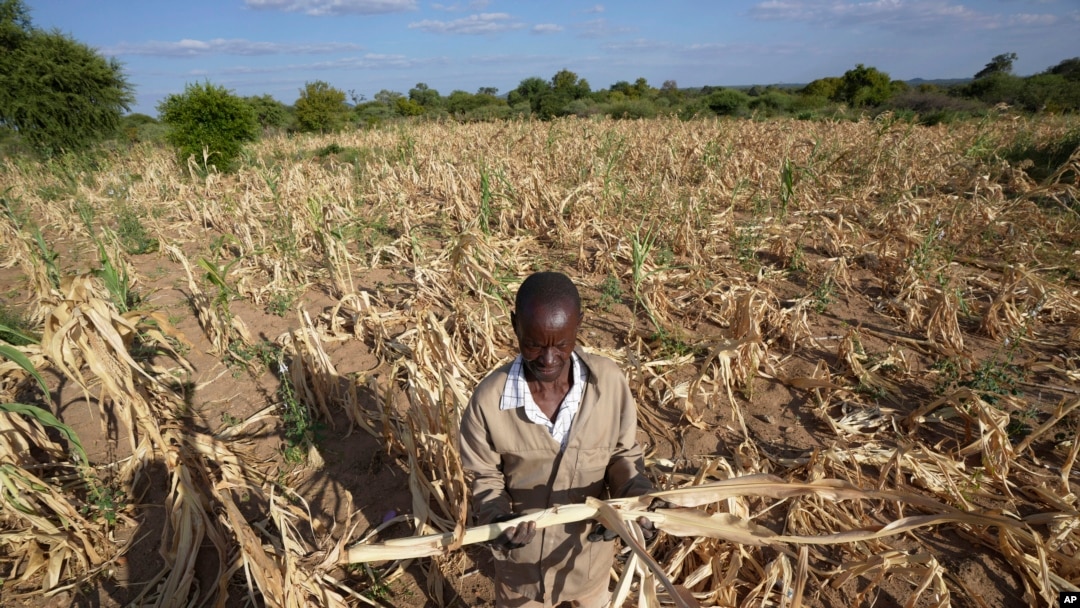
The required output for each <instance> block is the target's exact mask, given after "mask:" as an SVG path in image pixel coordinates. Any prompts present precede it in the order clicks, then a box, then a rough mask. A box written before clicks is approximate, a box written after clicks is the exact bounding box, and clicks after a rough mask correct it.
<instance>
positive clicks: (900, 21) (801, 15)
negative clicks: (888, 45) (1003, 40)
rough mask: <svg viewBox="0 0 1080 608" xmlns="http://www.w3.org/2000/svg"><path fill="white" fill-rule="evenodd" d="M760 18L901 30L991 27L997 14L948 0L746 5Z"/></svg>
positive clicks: (780, 0)
mask: <svg viewBox="0 0 1080 608" xmlns="http://www.w3.org/2000/svg"><path fill="white" fill-rule="evenodd" d="M749 14H750V16H751V17H753V18H754V19H758V20H762V21H803V22H807V23H815V24H818V25H823V26H830V25H854V26H859V25H866V26H876V27H880V28H883V29H894V30H903V31H919V30H925V31H941V30H942V29H944V28H952V27H957V26H966V27H975V28H980V29H992V28H996V27H998V26H999V25H1000V24H1001V23H1000V21H1001V20H1000V18H999V17H997V16H995V15H989V14H986V13H980V12H978V11H975V10H972V9H970V8H968V7H967V6H964V5H962V4H954V3H952V2H950V1H949V0H915V1H911V2H902V1H901V0H870V1H866V2H852V1H850V0H767V1H765V2H759V3H758V4H757V5H756V6H754V7H753V8H751V9H750V13H749Z"/></svg>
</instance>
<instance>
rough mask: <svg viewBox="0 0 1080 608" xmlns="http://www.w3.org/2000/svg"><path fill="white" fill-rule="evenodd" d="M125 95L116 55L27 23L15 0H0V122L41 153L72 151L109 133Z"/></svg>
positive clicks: (128, 96)
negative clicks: (104, 54)
mask: <svg viewBox="0 0 1080 608" xmlns="http://www.w3.org/2000/svg"><path fill="white" fill-rule="evenodd" d="M132 101H134V95H133V91H132V87H131V85H130V84H128V82H127V78H126V77H125V75H124V72H123V68H122V66H121V65H120V63H119V62H118V61H116V60H115V59H105V58H104V57H102V56H101V55H100V54H99V53H98V52H97V51H95V50H94V49H92V48H90V47H89V46H87V45H85V44H83V43H81V42H78V41H76V40H73V39H71V38H68V37H67V36H65V35H63V34H61V33H60V32H59V31H52V32H45V31H42V30H39V29H37V28H35V27H33V24H32V23H31V21H30V16H29V11H28V10H27V8H26V5H25V4H24V3H23V2H22V0H0V128H5V129H9V130H12V131H15V132H17V133H18V134H19V136H20V137H22V138H25V140H26V141H28V142H30V143H31V144H32V145H34V146H35V147H37V149H38V151H39V152H41V153H42V154H43V155H46V156H49V155H53V154H58V153H61V152H64V151H73V150H80V149H84V148H87V147H89V146H90V145H92V144H94V143H95V142H97V141H99V140H101V139H103V138H104V137H107V136H109V135H111V134H113V133H115V132H116V130H117V127H118V126H119V124H120V117H121V115H122V114H123V113H124V112H126V111H127V110H128V109H129V107H130V105H131V103H132Z"/></svg>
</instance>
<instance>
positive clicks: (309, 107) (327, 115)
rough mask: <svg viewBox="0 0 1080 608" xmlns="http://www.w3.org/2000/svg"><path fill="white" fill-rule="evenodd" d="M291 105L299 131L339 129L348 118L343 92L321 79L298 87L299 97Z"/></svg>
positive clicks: (327, 131)
mask: <svg viewBox="0 0 1080 608" xmlns="http://www.w3.org/2000/svg"><path fill="white" fill-rule="evenodd" d="M293 107H294V108H295V112H296V123H297V125H298V126H299V127H300V130H301V131H314V132H318V133H329V132H332V131H339V130H341V128H342V127H344V126H345V123H346V122H348V120H349V106H348V104H346V103H345V92H344V91H342V90H340V89H335V88H334V87H332V86H330V85H329V84H327V83H325V82H323V81H322V80H316V81H315V82H307V83H304V88H303V89H300V97H299V99H297V100H296V103H295V104H293Z"/></svg>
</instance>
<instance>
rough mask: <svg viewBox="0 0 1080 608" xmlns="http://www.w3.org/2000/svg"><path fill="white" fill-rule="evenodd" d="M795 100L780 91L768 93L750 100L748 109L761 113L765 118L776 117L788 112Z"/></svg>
mask: <svg viewBox="0 0 1080 608" xmlns="http://www.w3.org/2000/svg"><path fill="white" fill-rule="evenodd" d="M794 102H795V99H794V98H793V97H792V96H791V95H789V94H787V93H782V92H780V91H768V92H766V93H763V94H761V95H760V96H758V97H755V98H754V99H751V100H750V109H751V110H753V111H755V112H763V113H764V114H765V115H766V116H776V115H778V114H784V113H786V112H788V111H789V110H790V109H791V108H792V105H793V104H794Z"/></svg>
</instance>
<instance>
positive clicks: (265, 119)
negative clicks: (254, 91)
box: [244, 95, 292, 131]
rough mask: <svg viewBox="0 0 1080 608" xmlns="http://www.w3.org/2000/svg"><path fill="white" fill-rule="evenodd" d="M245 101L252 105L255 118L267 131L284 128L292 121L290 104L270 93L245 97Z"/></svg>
mask: <svg viewBox="0 0 1080 608" xmlns="http://www.w3.org/2000/svg"><path fill="white" fill-rule="evenodd" d="M244 101H245V102H246V103H247V104H248V105H249V106H251V109H252V110H253V111H254V112H255V119H256V120H258V121H259V126H261V127H262V128H263V130H265V131H273V130H276V129H284V128H286V127H288V126H289V123H290V122H291V121H292V116H291V115H290V113H289V106H287V105H285V104H283V103H281V102H280V101H278V100H276V99H274V98H273V97H272V96H270V95H261V96H252V97H245V98H244Z"/></svg>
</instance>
